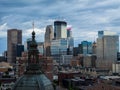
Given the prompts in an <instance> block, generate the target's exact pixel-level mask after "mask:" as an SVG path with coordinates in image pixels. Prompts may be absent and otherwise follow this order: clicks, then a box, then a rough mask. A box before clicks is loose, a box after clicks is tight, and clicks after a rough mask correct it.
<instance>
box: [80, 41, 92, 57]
mask: <svg viewBox="0 0 120 90" xmlns="http://www.w3.org/2000/svg"><path fill="white" fill-rule="evenodd" d="M79 50H80V54H83V55H86V54H91V53H92V42H88V41H82V42H81V44H79Z"/></svg>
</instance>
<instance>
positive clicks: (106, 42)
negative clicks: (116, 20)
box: [97, 31, 119, 69]
mask: <svg viewBox="0 0 120 90" xmlns="http://www.w3.org/2000/svg"><path fill="white" fill-rule="evenodd" d="M118 51H119V36H118V35H117V34H116V33H114V32H110V31H99V32H98V38H97V66H98V67H103V68H109V69H112V63H113V62H115V61H116V60H117V52H118Z"/></svg>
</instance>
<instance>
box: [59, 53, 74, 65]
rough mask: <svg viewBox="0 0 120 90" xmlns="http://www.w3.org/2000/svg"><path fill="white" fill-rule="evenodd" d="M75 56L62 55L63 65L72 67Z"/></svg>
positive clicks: (61, 62) (61, 61)
mask: <svg viewBox="0 0 120 90" xmlns="http://www.w3.org/2000/svg"><path fill="white" fill-rule="evenodd" d="M72 57H73V55H62V56H61V57H60V58H61V60H60V64H61V65H70V63H71V59H72Z"/></svg>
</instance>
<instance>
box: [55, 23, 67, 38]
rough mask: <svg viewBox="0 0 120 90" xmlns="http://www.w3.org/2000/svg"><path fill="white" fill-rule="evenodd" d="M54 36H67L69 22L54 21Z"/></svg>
mask: <svg viewBox="0 0 120 90" xmlns="http://www.w3.org/2000/svg"><path fill="white" fill-rule="evenodd" d="M54 38H55V39H61V38H67V23H66V22H65V21H55V22H54Z"/></svg>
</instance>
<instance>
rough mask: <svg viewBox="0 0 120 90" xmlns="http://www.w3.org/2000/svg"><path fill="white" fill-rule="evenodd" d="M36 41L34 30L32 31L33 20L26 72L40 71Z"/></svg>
mask: <svg viewBox="0 0 120 90" xmlns="http://www.w3.org/2000/svg"><path fill="white" fill-rule="evenodd" d="M37 46H38V45H37V42H36V40H35V32H34V22H33V32H32V41H31V42H30V45H29V50H28V66H27V70H26V73H30V72H32V73H36V72H38V71H39V72H40V64H39V60H38V59H39V56H38V54H39V52H38V49H37Z"/></svg>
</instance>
